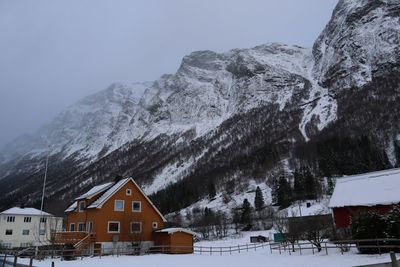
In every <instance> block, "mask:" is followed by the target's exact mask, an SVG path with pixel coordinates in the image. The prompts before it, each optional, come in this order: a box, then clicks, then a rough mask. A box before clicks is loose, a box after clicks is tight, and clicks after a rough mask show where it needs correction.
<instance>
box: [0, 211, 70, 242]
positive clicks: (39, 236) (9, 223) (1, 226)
mask: <svg viewBox="0 0 400 267" xmlns="http://www.w3.org/2000/svg"><path fill="white" fill-rule="evenodd" d="M10 217H14V219H11V218H10ZM28 218H30V219H28ZM41 218H43V219H42V220H45V221H46V222H43V221H42V222H41ZM62 222H63V219H62V218H60V217H53V216H51V215H42V216H40V215H32V214H5V213H1V214H0V246H3V247H26V246H42V245H48V244H50V243H51V233H52V232H54V231H62ZM10 233H11V234H10Z"/></svg>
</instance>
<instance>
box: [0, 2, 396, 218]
mask: <svg viewBox="0 0 400 267" xmlns="http://www.w3.org/2000/svg"><path fill="white" fill-rule="evenodd" d="M399 6H400V1H399V0H396V1H395V0H386V1H383V0H381V1H378V0H373V1H370V0H360V1H350V0H348V1H345V0H341V1H339V3H338V5H337V7H336V8H335V10H334V12H333V16H332V19H331V21H330V22H329V24H328V25H327V26H326V28H325V30H324V31H323V32H322V33H321V35H320V36H319V38H318V40H317V41H316V42H315V44H314V47H313V49H306V48H301V47H297V46H288V45H284V44H265V45H260V46H257V47H254V48H251V49H234V50H231V51H228V52H226V53H221V54H218V53H215V52H212V51H199V52H194V53H192V54H190V55H188V56H186V57H184V58H183V60H182V64H181V66H180V68H179V69H178V70H177V72H176V73H175V74H173V75H164V76H162V77H161V78H160V79H159V80H157V81H155V82H153V83H145V84H134V85H121V84H115V85H112V86H110V87H109V88H108V89H106V90H104V91H101V92H99V93H98V94H95V95H93V96H90V97H87V98H85V99H83V100H82V101H80V102H79V103H77V104H75V105H73V106H71V107H70V108H68V109H67V110H66V111H65V112H63V113H61V114H60V115H59V116H57V117H56V118H55V120H54V121H53V122H52V123H50V124H49V125H47V126H44V127H43V128H42V129H41V130H40V131H39V132H38V133H37V134H36V135H33V136H29V137H20V138H18V139H17V140H16V141H15V142H13V143H11V144H9V145H7V146H6V147H5V149H4V150H3V151H2V155H3V156H2V158H3V159H2V158H1V157H0V162H3V163H1V165H0V188H1V189H0V193H2V197H0V203H2V205H0V206H7V205H9V204H10V203H13V202H15V201H18V200H19V199H20V198H21V197H24V198H27V201H28V202H34V201H35V199H37V197H38V195H39V192H40V190H39V188H37V186H33V185H34V184H35V183H37V181H39V180H40V179H41V177H42V174H43V160H44V157H45V155H46V154H47V151H49V150H48V148H47V147H48V145H50V162H51V168H50V169H49V170H50V173H49V174H50V175H49V177H51V178H50V180H49V192H51V193H49V197H52V198H53V199H66V200H68V199H70V198H72V197H74V196H75V194H77V193H79V192H80V191H82V190H85V189H86V188H87V187H90V186H91V185H93V184H95V183H97V182H100V181H104V180H106V179H109V178H110V177H112V176H113V175H115V174H117V173H118V174H123V175H132V176H134V177H135V178H136V179H137V180H138V182H139V183H141V184H142V186H144V187H145V190H146V192H147V193H155V195H154V198H155V199H156V201H157V200H158V201H159V203H160V205H161V204H162V203H163V202H162V201H161V200H166V199H168V197H169V200H173V197H177V199H176V202H179V205H178V208H181V207H184V206H187V205H190V204H191V203H193V202H196V201H198V200H199V199H201V198H202V197H203V196H204V194H205V191H206V185H207V184H208V183H209V182H210V181H213V183H215V184H216V186H217V188H218V190H219V191H221V192H222V191H224V190H225V188H224V185H225V184H226V183H227V182H229V181H236V182H235V184H236V185H237V186H236V187H235V186H234V188H235V190H242V189H243V188H242V189H240V186H239V184H240V183H241V182H240V181H243V180H246V179H247V180H249V179H255V178H257V179H265V177H267V176H269V175H270V174H271V173H273V172H275V171H276V170H277V169H279V168H280V167H281V166H283V165H284V166H283V167H282V168H284V169H286V171H290V168H291V167H294V166H296V165H298V164H300V162H301V164H309V165H312V166H314V167H313V168H314V170H315V171H316V172H318V171H319V168H320V167H319V161H318V157H319V156H320V155H319V154H313V153H316V152H315V151H317V149H316V148H315V142H323V141H324V140H326V139H327V138H328V139H329V138H331V137H339V138H342V137H354V136H360V135H369V138H371V140H373V142H376V143H377V144H379V145H378V148H379V147H382V149H385V151H386V154H387V156H388V158H389V159H390V162H391V163H392V165H394V164H396V163H397V159H396V144H397V143H396V140H397V139H396V138H397V136H398V134H399V133H400V131H399V126H398V125H400V124H399V123H398V114H400V110H398V108H397V106H398V105H396V101H398V100H400V99H399V90H400V89H399V83H400V81H398V79H397V78H396V77H397V75H398V73H399V68H398V67H399V65H400V58H399V55H400V53H399V52H400V51H399V41H400V40H399V36H400V23H399V17H400V7H399ZM397 103H398V102H397ZM392 105H393V106H392ZM388 107H392V111H390V110H387V108H388ZM305 154H307V155H306V156H305ZM311 157H314V160H309V158H311ZM371 168H372V167H371ZM336 172H337V173H339V172H340V171H337V170H336ZM174 186H175V188H174ZM176 188H180V189H182V190H180V191H182V195H179V194H175V195H174V196H171V192H172V191H171V190H176ZM168 190H170V191H168ZM157 192H158V193H157ZM174 192H175V191H174ZM164 202H165V201H164ZM174 208H176V206H175V207H172V206H163V210H164V211H171V210H173V209H174Z"/></svg>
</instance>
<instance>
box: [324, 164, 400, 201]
mask: <svg viewBox="0 0 400 267" xmlns="http://www.w3.org/2000/svg"><path fill="white" fill-rule="evenodd" d="M399 192H400V169H399V168H397V169H390V170H384V171H377V172H370V173H365V174H359V175H352V176H348V177H344V178H338V179H337V180H336V186H335V189H334V191H333V194H332V197H331V199H330V202H329V207H331V208H337V207H346V206H375V205H391V204H398V203H400V194H399Z"/></svg>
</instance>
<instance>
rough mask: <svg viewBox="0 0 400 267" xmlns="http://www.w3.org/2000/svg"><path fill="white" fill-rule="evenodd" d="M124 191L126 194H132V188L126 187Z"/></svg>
mask: <svg viewBox="0 0 400 267" xmlns="http://www.w3.org/2000/svg"><path fill="white" fill-rule="evenodd" d="M125 193H126V195H127V196H132V189H130V188H127V189H126V191H125Z"/></svg>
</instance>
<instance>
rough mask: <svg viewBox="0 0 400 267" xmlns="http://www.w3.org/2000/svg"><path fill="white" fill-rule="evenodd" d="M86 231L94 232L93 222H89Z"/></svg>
mask: <svg viewBox="0 0 400 267" xmlns="http://www.w3.org/2000/svg"><path fill="white" fill-rule="evenodd" d="M86 231H88V232H89V233H91V232H93V222H87V224H86Z"/></svg>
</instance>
